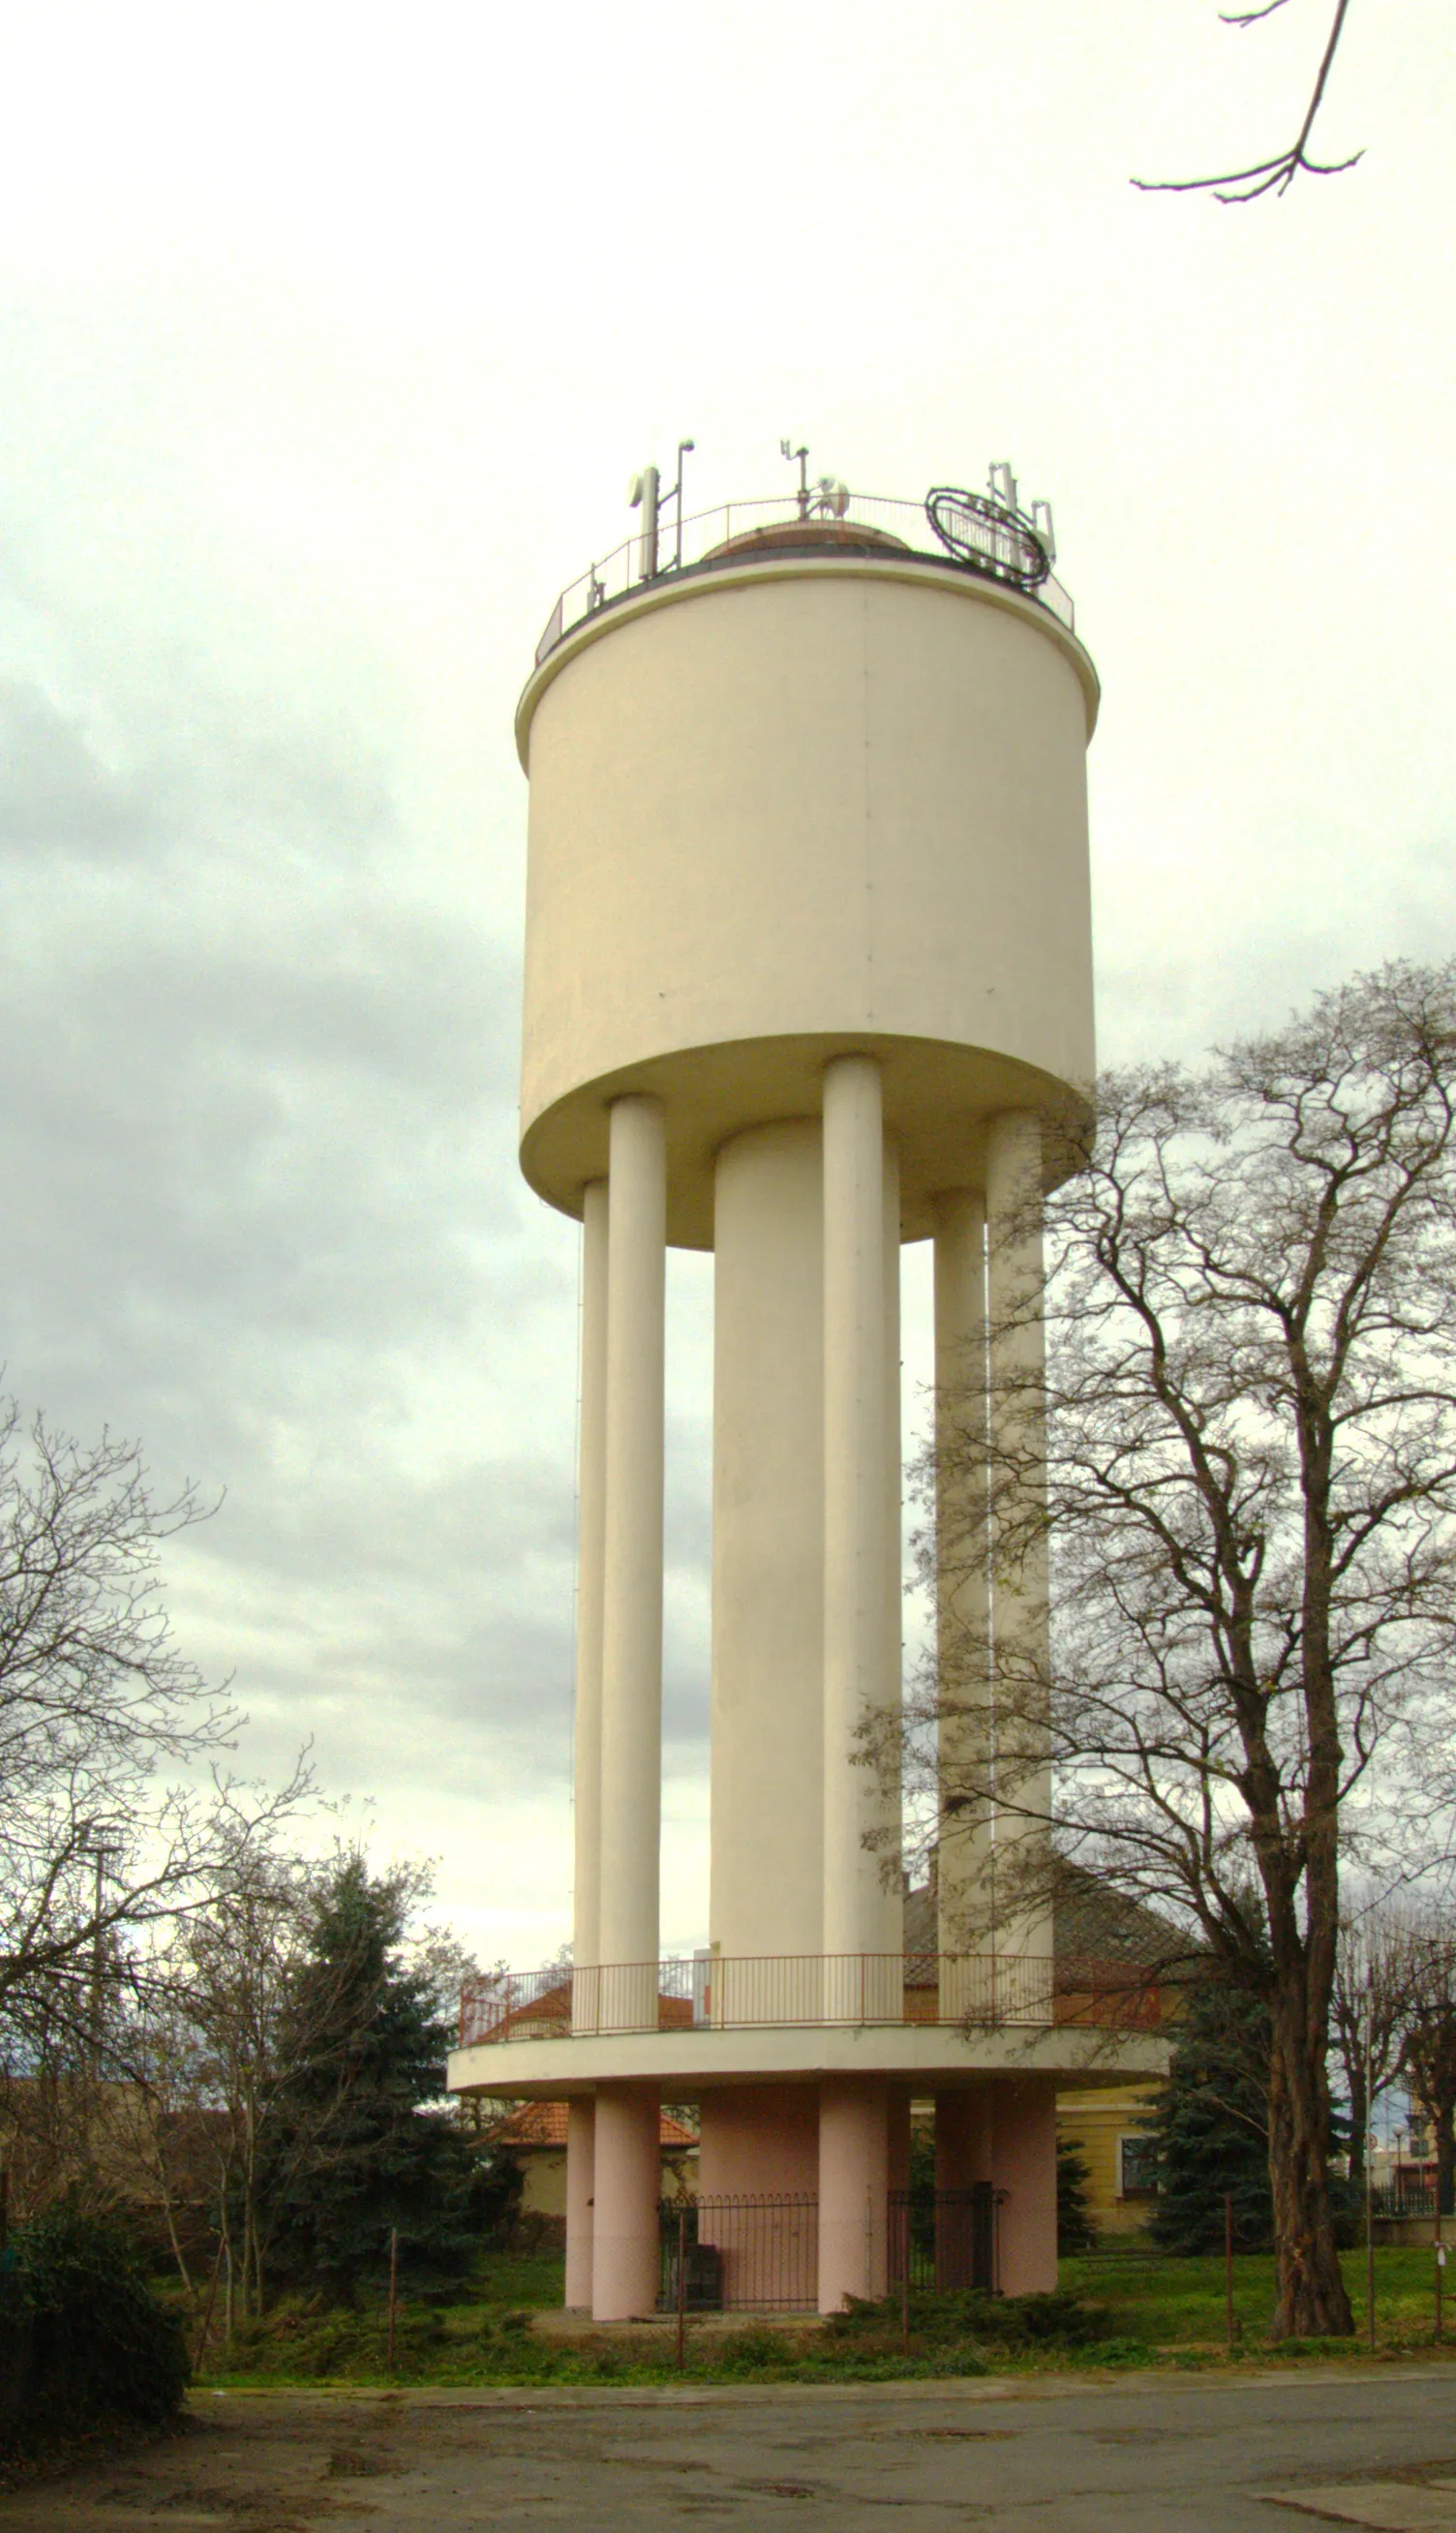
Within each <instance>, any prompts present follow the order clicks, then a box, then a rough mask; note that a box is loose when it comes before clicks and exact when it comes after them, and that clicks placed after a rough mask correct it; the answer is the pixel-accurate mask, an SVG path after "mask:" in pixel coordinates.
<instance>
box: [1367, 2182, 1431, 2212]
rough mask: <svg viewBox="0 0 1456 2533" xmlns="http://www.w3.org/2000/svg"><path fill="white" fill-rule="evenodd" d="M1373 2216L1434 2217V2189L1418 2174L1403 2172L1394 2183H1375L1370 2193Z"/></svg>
mask: <svg viewBox="0 0 1456 2533" xmlns="http://www.w3.org/2000/svg"><path fill="white" fill-rule="evenodd" d="M1370 2213H1371V2215H1373V2216H1434V2215H1435V2213H1436V2187H1435V2182H1434V2179H1431V2180H1428V2181H1427V2180H1426V2179H1425V2178H1424V2177H1423V2176H1422V2174H1421V2173H1419V2172H1408V2173H1407V2172H1403V2173H1402V2174H1401V2175H1400V2177H1399V2179H1398V2180H1396V2181H1377V2182H1376V2183H1375V2184H1374V2187H1373V2188H1372V2190H1371V2191H1370Z"/></svg>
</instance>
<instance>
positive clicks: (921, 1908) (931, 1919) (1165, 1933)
mask: <svg viewBox="0 0 1456 2533" xmlns="http://www.w3.org/2000/svg"><path fill="white" fill-rule="evenodd" d="M938 1943H939V1936H938V1931H937V1924H936V1888H935V1883H934V1881H933V1880H932V1881H929V1882H922V1883H921V1884H919V1886H918V1887H917V1888H916V1889H914V1890H912V1891H907V1892H906V1893H905V1895H904V1948H905V1951H906V1952H907V1953H920V1954H933V1953H934V1952H935V1951H936V1950H937V1948H938ZM1052 1951H1053V1955H1054V1958H1055V1959H1056V1960H1057V1961H1058V1962H1066V1963H1072V1962H1096V1963H1107V1964H1112V1963H1123V1964H1127V1965H1129V1966H1131V1967H1133V1968H1136V1969H1137V1970H1145V1971H1156V1970H1161V1969H1164V1968H1166V1967H1167V1966H1169V1965H1170V1964H1173V1963H1176V1962H1178V1961H1181V1960H1182V1959H1184V1958H1185V1957H1186V1956H1187V1954H1188V1951H1189V1941H1188V1938H1187V1936H1186V1935H1184V1934H1183V1933H1182V1932H1181V1931H1180V1929H1179V1928H1178V1927H1177V1926H1175V1925H1174V1924H1173V1922H1172V1920H1171V1919H1170V1918H1167V1917H1162V1916H1159V1914H1158V1913H1157V1911H1156V1910H1155V1909H1149V1908H1147V1907H1145V1906H1144V1904H1143V1903H1142V1902H1141V1901H1140V1900H1133V1899H1130V1898H1129V1897H1128V1895H1127V1893H1126V1892H1123V1891H1116V1890H1113V1889H1112V1888H1111V1886H1110V1885H1109V1884H1108V1883H1106V1882H1104V1881H1103V1880H1102V1878H1101V1876H1100V1875H1099V1874H1096V1873H1089V1872H1088V1871H1087V1868H1086V1866H1085V1865H1083V1864H1074V1863H1073V1862H1072V1860H1071V1858H1070V1857H1068V1856H1062V1857H1061V1858H1059V1860H1058V1864H1057V1877H1056V1885H1055V1889H1054V1891H1053V1895H1052Z"/></svg>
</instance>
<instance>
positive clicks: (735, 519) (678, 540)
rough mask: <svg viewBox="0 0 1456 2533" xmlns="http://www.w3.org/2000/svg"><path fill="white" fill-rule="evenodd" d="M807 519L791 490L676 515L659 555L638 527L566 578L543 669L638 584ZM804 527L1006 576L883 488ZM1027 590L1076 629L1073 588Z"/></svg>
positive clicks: (734, 555)
mask: <svg viewBox="0 0 1456 2533" xmlns="http://www.w3.org/2000/svg"><path fill="white" fill-rule="evenodd" d="M801 520H803V514H802V512H801V511H800V508H799V502H798V497H797V495H796V494H793V493H786V494H774V495H772V496H770V497H769V498H768V499H767V500H764V501H718V502H715V503H714V504H713V506H712V507H711V508H710V509H706V510H695V511H693V512H691V513H690V514H689V516H688V517H687V518H685V519H684V520H683V521H682V523H681V526H680V528H679V527H678V524H677V522H676V521H675V519H674V520H673V521H672V522H671V524H670V526H666V527H664V528H663V529H662V531H661V532H660V536H659V539H658V553H657V556H656V558H654V557H653V555H652V553H651V551H650V549H649V548H648V546H647V544H646V541H645V540H644V538H643V536H642V534H641V532H640V530H639V531H637V532H636V533H634V534H633V535H632V536H630V537H625V538H624V539H623V540H622V543H621V544H620V545H619V546H617V547H616V548H615V549H614V551H613V552H612V554H609V555H606V556H604V557H603V559H602V560H601V561H600V562H593V563H589V564H588V565H587V568H586V570H585V571H584V572H581V573H580V574H578V576H577V578H576V579H575V580H573V581H570V582H568V584H567V586H566V587H565V588H564V589H563V590H562V592H561V595H560V597H559V598H558V599H557V600H556V603H555V606H554V607H553V609H552V612H551V615H550V616H549V617H548V619H547V621H546V629H545V631H544V632H543V634H542V636H541V639H540V641H539V642H538V643H537V645H536V665H537V667H538V668H539V667H540V666H541V663H542V661H543V660H545V659H547V658H548V657H549V656H550V654H551V653H552V652H553V650H554V649H555V647H556V644H557V643H558V642H561V641H564V640H565V637H566V635H567V634H568V633H570V632H571V631H572V630H573V629H574V628H575V626H576V625H578V624H582V623H585V621H586V619H587V618H588V617H589V616H597V615H600V613H601V611H602V609H603V608H604V607H611V606H612V605H614V603H615V602H616V601H617V600H618V599H621V598H627V597H630V595H631V594H632V592H633V591H634V590H636V589H642V588H646V587H649V586H652V585H655V584H657V583H659V582H661V581H664V580H670V579H676V578H677V577H679V576H680V574H682V573H683V572H696V571H701V570H704V569H707V570H710V571H711V570H713V569H715V568H718V567H720V566H723V565H727V564H730V563H734V562H742V561H749V560H752V559H753V557H752V553H751V551H750V552H749V553H746V554H745V553H744V552H743V550H742V548H741V545H740V543H739V541H740V540H741V539H743V538H745V537H753V536H755V535H762V534H763V533H764V532H765V531H766V530H770V529H784V530H788V531H791V530H792V529H793V528H794V527H795V526H797V525H799V524H800V522H801ZM803 524H804V525H806V526H807V528H808V529H809V530H810V531H811V532H812V537H811V539H807V538H806V540H805V542H806V544H808V543H810V542H812V548H813V551H814V552H815V553H819V554H829V553H832V552H833V551H834V549H835V547H836V546H837V545H838V546H840V547H842V548H843V549H844V550H845V551H846V552H850V553H852V552H856V551H857V552H859V553H864V552H865V551H866V550H867V549H866V546H865V543H864V541H863V539H856V536H855V530H856V528H858V529H864V528H872V529H876V530H878V532H879V534H880V535H881V536H882V537H892V538H894V539H896V540H897V541H898V543H899V544H900V545H901V546H902V547H903V550H904V552H905V553H906V554H907V555H912V556H917V557H918V558H919V560H921V561H922V562H937V563H941V564H943V565H944V566H945V567H946V568H947V569H948V570H951V571H963V572H965V573H966V574H968V576H969V577H970V578H971V579H977V578H980V579H993V580H1001V579H1003V575H1001V574H999V573H997V572H995V571H993V570H990V569H989V568H981V567H978V566H977V565H976V564H974V563H969V562H963V561H961V560H959V559H958V558H957V557H956V556H954V555H952V554H950V553H949V552H948V551H947V549H946V548H945V547H944V546H943V545H941V544H940V542H939V540H938V538H937V537H936V535H935V532H934V530H933V529H932V527H931V525H930V521H929V518H928V516H927V515H926V510H925V504H924V502H923V501H896V500H892V499H890V498H888V497H886V496H884V495H881V494H877V493H856V494H853V495H851V496H850V500H849V505H848V508H847V510H846V511H845V512H844V515H843V516H842V517H837V516H835V515H834V514H833V512H829V511H825V510H823V509H822V507H821V508H815V509H811V511H810V514H809V516H808V518H807V519H806V520H803ZM781 550H782V551H792V537H791V535H789V536H787V537H786V539H785V540H784V541H783V545H782V547H781ZM1024 594H1025V595H1027V596H1029V597H1031V598H1033V599H1034V600H1035V602H1036V604H1037V605H1038V606H1039V607H1044V608H1046V610H1047V612H1048V614H1049V615H1052V616H1055V618H1056V619H1057V621H1058V623H1059V624H1065V625H1066V627H1067V630H1068V632H1069V633H1071V632H1075V631H1076V629H1077V611H1076V609H1075V607H1074V606H1073V603H1072V599H1071V597H1070V595H1069V593H1068V592H1067V591H1066V590H1065V589H1064V588H1063V586H1062V584H1061V582H1060V581H1059V580H1057V579H1056V578H1055V577H1053V578H1052V579H1049V580H1044V581H1043V582H1042V584H1041V586H1040V588H1039V589H1035V590H1031V591H1028V592H1026V593H1024Z"/></svg>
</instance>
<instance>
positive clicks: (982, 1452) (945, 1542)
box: [935, 1188, 992, 2015]
mask: <svg viewBox="0 0 1456 2533" xmlns="http://www.w3.org/2000/svg"><path fill="white" fill-rule="evenodd" d="M986 1415H987V1397H986V1200H985V1198H984V1196H983V1195H982V1194H981V1192H980V1190H979V1189H978V1188H957V1189H954V1190H952V1191H951V1192H950V1193H948V1194H947V1195H945V1196H941V1197H937V1199H936V1205H935V1444H936V1473H935V1522H936V1542H937V1601H936V1633H937V1647H936V1653H937V1677H938V1683H939V1695H940V1723H939V1737H938V1738H939V1745H940V1800H939V1815H940V1822H939V1853H938V1870H937V1902H938V1920H939V1922H938V1935H939V1942H940V1950H941V1954H942V1957H943V1959H945V1960H947V1961H948V1962H949V1960H950V1959H951V1958H952V1957H955V1956H959V1955H963V1954H965V1953H968V1952H975V1951H979V1950H980V1949H981V1948H982V1947H983V1946H984V1945H985V1944H986V1943H987V1941H988V1939H989V1926H990V1916H991V1880H990V1873H991V1840H992V1813H991V1803H990V1799H989V1791H988V1790H989V1784H990V1776H991V1764H992V1707H991V1642H990V1624H991V1593H990V1538H989V1533H988V1531H987V1527H986V1468H985V1461H986ZM942 1984H943V1986H944V1988H945V1989H946V1991H947V1993H946V1994H945V1996H944V1997H943V1999H942V2012H943V2013H949V2014H953V2015H960V2014H961V2013H963V2012H964V2011H965V2010H966V2008H967V2007H968V2006H970V2005H971V2004H972V2003H973V2002H974V2000H973V1999H972V1998H971V1997H970V1996H969V1995H968V1994H967V1995H965V1996H963V1997H962V1996H961V1994H960V1993H959V1988H960V1987H961V1986H964V1985H966V1984H967V1983H966V1982H965V1981H964V1980H961V1981H960V1982H958V1981H957V1979H956V1978H955V1976H954V1975H953V1974H951V1973H949V1972H947V1973H943V1980H942Z"/></svg>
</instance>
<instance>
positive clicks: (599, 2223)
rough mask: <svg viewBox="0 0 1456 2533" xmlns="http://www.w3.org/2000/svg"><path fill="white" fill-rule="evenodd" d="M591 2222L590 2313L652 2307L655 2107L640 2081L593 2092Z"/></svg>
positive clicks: (598, 2318) (613, 2315)
mask: <svg viewBox="0 0 1456 2533" xmlns="http://www.w3.org/2000/svg"><path fill="white" fill-rule="evenodd" d="M596 2129H597V2135H596V2173H595V2183H596V2187H595V2198H596V2207H595V2209H594V2210H593V2215H594V2219H595V2221H594V2224H593V2227H592V2319H593V2321H595V2322H628V2321H631V2320H633V2319H634V2318H635V2317H637V2316H639V2315H647V2314H652V2313H655V2312H656V2310H657V2299H658V2199H659V2196H660V2194H661V2190H662V2144H661V2140H662V2112H661V2107H660V2105H659V2102H658V2098H657V2094H656V2093H655V2092H649V2091H646V2090H644V2088H643V2087H641V2086H640V2085H604V2086H603V2087H602V2088H601V2090H600V2091H599V2092H598V2094H597V2122H596Z"/></svg>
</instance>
